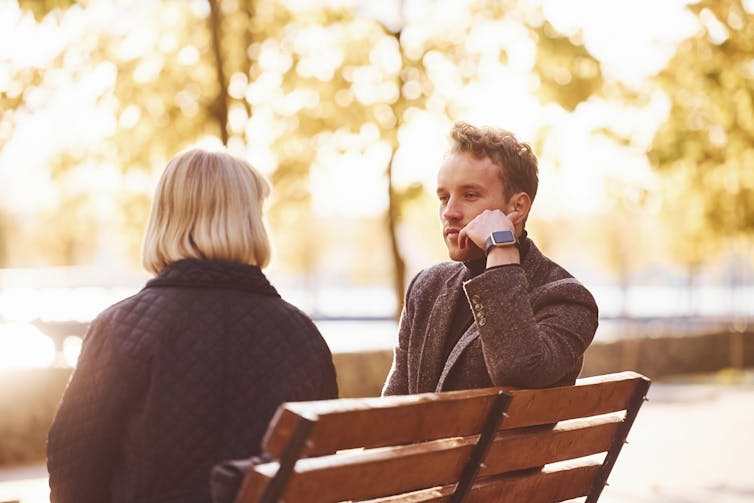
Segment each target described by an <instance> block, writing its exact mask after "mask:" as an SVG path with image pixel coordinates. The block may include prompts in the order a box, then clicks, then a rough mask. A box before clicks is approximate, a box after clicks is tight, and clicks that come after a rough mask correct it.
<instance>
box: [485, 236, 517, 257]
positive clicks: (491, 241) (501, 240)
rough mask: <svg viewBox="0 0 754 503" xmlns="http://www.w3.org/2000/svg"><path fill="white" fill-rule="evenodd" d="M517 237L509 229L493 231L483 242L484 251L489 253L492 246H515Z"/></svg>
mask: <svg viewBox="0 0 754 503" xmlns="http://www.w3.org/2000/svg"><path fill="white" fill-rule="evenodd" d="M517 244H518V239H517V238H516V236H515V234H513V232H511V231H493V232H491V233H490V237H488V238H487V241H485V242H484V253H485V254H489V253H490V250H491V249H492V248H495V247H497V246H515V245H517Z"/></svg>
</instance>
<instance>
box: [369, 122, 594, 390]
mask: <svg viewBox="0 0 754 503" xmlns="http://www.w3.org/2000/svg"><path fill="white" fill-rule="evenodd" d="M451 140H452V146H451V149H450V153H449V155H448V157H447V158H446V159H445V161H444V163H443V164H442V165H441V167H440V170H439V172H438V176H437V197H438V199H439V201H440V222H441V224H442V231H443V237H444V239H445V245H446V246H447V248H448V254H449V255H450V258H451V260H453V262H446V263H442V264H438V265H436V266H434V267H431V268H429V269H426V270H424V271H421V272H420V273H419V274H417V275H416V277H415V278H414V279H413V280H412V281H411V284H410V285H409V287H408V291H407V293H406V305H405V308H404V310H403V314H402V316H401V322H400V330H399V341H398V346H397V347H396V348H395V355H394V360H393V366H392V368H391V370H390V374H389V375H388V379H387V382H386V383H385V387H384V389H383V395H399V394H407V393H423V392H433V391H448V390H458V389H469V388H482V387H489V386H516V387H547V386H555V385H566V384H573V382H574V381H575V379H576V377H577V376H578V374H579V372H580V370H581V366H582V362H583V354H584V350H585V349H586V348H587V346H588V345H589V343H590V342H591V341H592V338H593V337H594V333H595V331H596V329H597V305H596V303H595V302H594V298H593V297H592V295H591V294H590V293H589V291H588V290H587V289H586V288H585V287H584V286H583V285H582V284H581V283H579V282H578V281H577V280H576V279H574V278H573V276H571V275H570V274H569V273H568V272H567V271H566V270H565V269H563V268H562V267H560V266H559V265H557V264H555V263H554V262H552V261H551V260H550V259H548V258H547V257H545V256H544V255H542V253H541V252H540V251H539V250H538V249H537V247H536V246H535V245H534V243H533V242H532V241H531V239H529V238H528V237H527V234H526V231H525V229H524V227H525V224H526V219H527V217H528V216H529V210H530V209H531V205H532V201H533V200H534V196H535V195H536V193H537V185H538V178H537V159H536V157H535V156H534V154H533V153H532V151H531V149H530V148H529V146H528V145H526V144H524V143H520V142H518V141H517V140H516V138H515V137H514V136H513V135H512V134H511V133H509V132H508V131H504V130H500V129H493V128H477V127H474V126H471V125H469V124H465V123H457V124H456V125H455V126H454V127H453V129H452V132H451Z"/></svg>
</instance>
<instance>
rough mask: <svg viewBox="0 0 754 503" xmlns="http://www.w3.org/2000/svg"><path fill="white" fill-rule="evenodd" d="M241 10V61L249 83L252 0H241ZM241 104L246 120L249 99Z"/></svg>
mask: <svg viewBox="0 0 754 503" xmlns="http://www.w3.org/2000/svg"><path fill="white" fill-rule="evenodd" d="M241 10H242V11H243V13H244V15H245V16H246V30H244V36H243V38H242V40H243V43H244V49H243V54H244V59H243V61H244V62H245V65H244V68H242V71H243V72H244V73H246V76H247V78H248V79H249V83H251V65H253V64H254V61H252V59H251V56H249V47H251V44H253V43H254V30H253V22H254V0H244V1H243V2H241ZM243 106H244V108H246V117H247V120H249V119H251V113H252V109H251V103H249V100H247V99H246V97H244V99H243Z"/></svg>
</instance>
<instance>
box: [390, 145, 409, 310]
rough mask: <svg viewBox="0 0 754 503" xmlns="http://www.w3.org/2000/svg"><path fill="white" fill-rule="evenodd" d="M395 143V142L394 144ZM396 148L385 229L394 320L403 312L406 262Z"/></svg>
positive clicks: (395, 148) (391, 156)
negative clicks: (396, 179) (395, 170)
mask: <svg viewBox="0 0 754 503" xmlns="http://www.w3.org/2000/svg"><path fill="white" fill-rule="evenodd" d="M396 143H397V142H396ZM396 150H397V146H396V145H393V151H392V153H391V154H390V161H388V164H387V169H386V175H387V183H388V208H387V227H388V235H389V236H390V251H391V252H392V256H393V292H394V293H395V300H396V304H395V305H396V310H395V319H396V320H397V319H399V318H400V315H401V312H402V311H403V299H404V296H405V288H404V285H405V284H406V262H405V260H403V255H401V250H400V247H399V246H398V232H397V227H398V219H399V214H400V207H399V204H400V202H399V201H398V197H397V195H396V193H395V188H394V187H393V160H394V159H395V152H396Z"/></svg>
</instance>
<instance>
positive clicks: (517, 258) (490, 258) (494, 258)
mask: <svg viewBox="0 0 754 503" xmlns="http://www.w3.org/2000/svg"><path fill="white" fill-rule="evenodd" d="M520 263H521V254H520V253H519V251H518V247H516V246H495V247H493V248H491V249H490V251H489V253H488V254H487V269H489V268H490V267H495V266H498V265H508V264H520Z"/></svg>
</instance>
